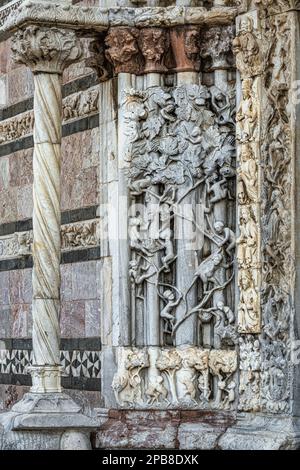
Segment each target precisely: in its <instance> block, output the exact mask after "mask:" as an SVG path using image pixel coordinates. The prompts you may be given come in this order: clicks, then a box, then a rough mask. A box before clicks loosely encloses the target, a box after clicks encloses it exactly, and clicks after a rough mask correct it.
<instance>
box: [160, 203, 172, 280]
mask: <svg viewBox="0 0 300 470" xmlns="http://www.w3.org/2000/svg"><path fill="white" fill-rule="evenodd" d="M159 213H160V221H161V228H160V231H159V239H160V243H161V244H162V249H164V251H165V256H163V258H162V263H163V268H164V271H165V272H169V271H170V267H169V266H170V264H171V263H172V261H174V259H175V253H174V243H173V230H171V228H170V225H171V219H172V214H171V208H170V206H169V204H166V203H165V204H162V205H161V206H160V209H159ZM161 240H162V242H161Z"/></svg>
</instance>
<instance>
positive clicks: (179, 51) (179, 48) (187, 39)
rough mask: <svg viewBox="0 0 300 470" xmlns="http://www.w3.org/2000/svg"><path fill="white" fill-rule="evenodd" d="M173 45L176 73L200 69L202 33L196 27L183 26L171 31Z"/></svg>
mask: <svg viewBox="0 0 300 470" xmlns="http://www.w3.org/2000/svg"><path fill="white" fill-rule="evenodd" d="M170 35H171V45H172V50H173V56H174V61H175V69H176V72H185V71H198V70H199V69H200V55H199V52H200V47H199V41H200V31H199V29H198V28H197V27H195V26H182V27H177V28H174V29H172V30H171V32H170Z"/></svg>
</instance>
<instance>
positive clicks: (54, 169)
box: [32, 73, 62, 366]
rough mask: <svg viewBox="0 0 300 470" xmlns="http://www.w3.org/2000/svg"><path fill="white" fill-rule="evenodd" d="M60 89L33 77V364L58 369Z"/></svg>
mask: <svg viewBox="0 0 300 470" xmlns="http://www.w3.org/2000/svg"><path fill="white" fill-rule="evenodd" d="M61 109H62V96H61V83H60V76H59V75H58V74H46V73H38V74H36V75H35V105H34V113H35V129H34V143H35V146H34V157H33V173H34V184H33V233H34V243H33V261H34V267H33V332H32V341H33V351H34V364H36V365H51V366H59V364H60V358H59V336H60V330H59V307H60V302H59V299H60V255H61V242H60V224H61V215H60V193H61V189H60V167H61Z"/></svg>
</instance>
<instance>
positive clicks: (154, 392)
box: [145, 376, 170, 406]
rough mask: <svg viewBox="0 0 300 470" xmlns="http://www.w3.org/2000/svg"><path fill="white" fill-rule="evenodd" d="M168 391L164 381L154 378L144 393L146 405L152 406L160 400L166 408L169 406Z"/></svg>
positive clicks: (161, 378) (160, 378)
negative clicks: (146, 398)
mask: <svg viewBox="0 0 300 470" xmlns="http://www.w3.org/2000/svg"><path fill="white" fill-rule="evenodd" d="M168 393H169V392H168V389H167V388H166V387H165V385H164V379H163V377H161V376H158V377H156V378H155V381H152V382H151V383H150V385H149V386H148V388H147V389H146V391H145V394H146V397H148V400H147V404H148V405H154V404H155V403H157V404H159V403H160V402H161V400H163V401H164V402H166V404H167V406H168V405H170V401H169V400H168Z"/></svg>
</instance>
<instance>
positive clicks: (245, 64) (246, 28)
mask: <svg viewBox="0 0 300 470" xmlns="http://www.w3.org/2000/svg"><path fill="white" fill-rule="evenodd" d="M232 45H233V52H234V54H236V62H237V68H238V69H239V70H240V72H241V73H242V75H245V76H247V75H249V74H255V73H258V72H259V71H260V67H261V60H260V54H259V44H258V41H257V39H256V37H255V35H254V22H253V18H251V17H250V16H244V17H242V19H241V23H240V28H239V32H238V36H237V37H236V38H235V39H234V40H233V43H232Z"/></svg>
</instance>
